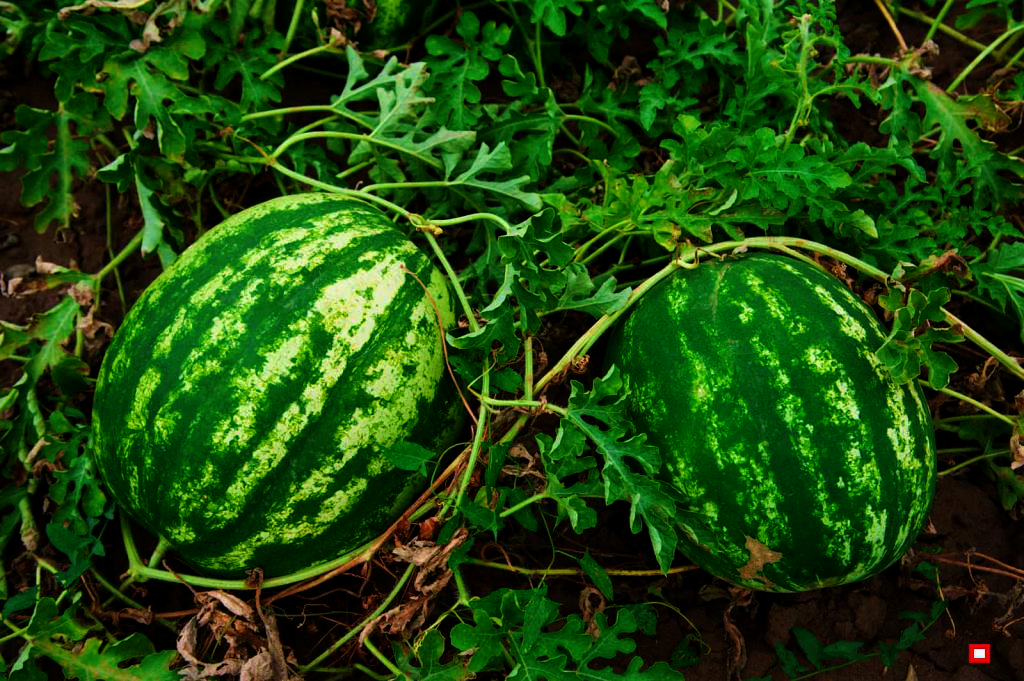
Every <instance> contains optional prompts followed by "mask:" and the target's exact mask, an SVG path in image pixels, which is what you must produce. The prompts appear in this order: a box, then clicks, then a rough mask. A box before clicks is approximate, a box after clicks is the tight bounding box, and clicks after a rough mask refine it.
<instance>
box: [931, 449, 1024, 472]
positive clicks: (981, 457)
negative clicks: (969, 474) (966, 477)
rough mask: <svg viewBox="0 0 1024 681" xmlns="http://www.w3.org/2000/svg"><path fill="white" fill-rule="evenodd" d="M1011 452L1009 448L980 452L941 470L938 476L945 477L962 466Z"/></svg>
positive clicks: (965, 466) (996, 457)
mask: <svg viewBox="0 0 1024 681" xmlns="http://www.w3.org/2000/svg"><path fill="white" fill-rule="evenodd" d="M1009 453H1010V450H1009V449H1003V450H1000V451H998V452H989V453H987V454H980V455H978V456H974V457H971V458H970V459H967V460H966V461H961V462H960V463H958V464H956V465H955V466H950V467H949V468H947V469H946V470H944V471H939V473H938V476H939V477H940V478H941V477H944V476H946V475H951V474H953V473H956V472H957V471H958V470H960V469H961V468H967V467H968V466H971V465H974V464H976V463H978V462H979V461H985V460H987V459H998V458H999V457H1001V456H1006V455H1008V454H1009Z"/></svg>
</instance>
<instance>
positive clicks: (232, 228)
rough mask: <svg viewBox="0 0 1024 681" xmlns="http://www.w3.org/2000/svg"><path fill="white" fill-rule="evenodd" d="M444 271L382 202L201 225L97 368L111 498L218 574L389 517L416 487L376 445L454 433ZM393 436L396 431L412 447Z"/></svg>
mask: <svg viewBox="0 0 1024 681" xmlns="http://www.w3.org/2000/svg"><path fill="white" fill-rule="evenodd" d="M403 267H404V268H407V269H408V270H409V271H411V272H415V273H417V275H418V276H419V278H420V279H421V280H422V281H423V283H424V284H425V285H428V287H429V289H430V292H431V295H432V297H433V300H434V302H435V303H436V304H437V309H438V310H439V311H440V314H441V316H442V317H443V319H444V323H445V324H446V325H450V324H451V323H452V322H453V320H454V313H453V309H452V300H451V296H450V294H449V291H448V288H447V284H446V281H445V279H444V277H443V276H442V275H441V273H440V272H439V271H438V270H437V269H436V268H434V267H433V265H431V263H430V262H429V260H428V259H427V257H426V256H425V255H423V254H422V253H421V252H420V251H419V250H418V249H417V248H416V247H415V246H414V245H413V244H412V242H410V241H409V240H408V238H406V236H405V235H404V234H402V233H401V232H400V231H399V230H398V229H397V228H396V227H395V226H394V224H393V223H392V222H391V221H390V220H389V219H388V218H387V217H385V216H384V215H383V214H382V213H380V212H379V211H378V210H377V209H375V208H373V207H370V206H368V205H365V204H363V203H361V202H357V201H352V200H348V199H340V198H337V197H332V196H330V195H327V194H307V195H300V196H288V197H282V198H278V199H275V200H272V201H268V202H267V203H263V204H261V205H259V206H256V207H253V208H250V209H248V210H245V211H243V212H241V213H239V214H238V215H235V216H233V217H231V218H230V219H228V220H226V221H225V222H224V223H223V224H221V225H220V226H218V227H217V228H215V229H213V230H211V231H210V232H208V233H207V234H205V235H204V236H203V237H202V238H200V239H199V240H198V241H197V242H196V243H195V244H194V245H193V246H192V247H191V248H189V249H188V250H187V251H186V252H185V253H184V254H182V256H181V257H180V258H179V259H178V260H177V261H175V262H174V264H173V265H171V266H170V267H168V268H167V270H165V271H164V272H163V274H161V275H160V277H158V278H157V280H156V281H155V282H153V284H152V285H151V286H150V287H149V288H148V289H147V290H146V291H145V292H144V293H143V295H142V296H141V297H140V298H139V301H138V302H137V303H136V304H135V306H134V307H133V308H132V310H131V311H130V312H129V314H128V315H127V317H126V318H125V320H124V324H123V325H122V326H121V328H120V329H119V330H118V332H117V333H116V334H115V337H114V340H113V342H112V343H111V345H110V348H109V349H108V350H107V354H106V356H105V357H104V361H103V365H102V367H101V369H100V373H99V377H98V380H97V384H96V396H95V402H94V410H93V433H94V441H93V446H94V453H95V460H96V464H97V466H98V468H99V470H100V471H101V473H102V475H103V479H104V480H105V481H106V483H107V486H108V487H109V488H110V490H111V492H112V493H113V496H114V498H115V499H116V501H117V502H118V504H119V505H120V507H121V508H122V509H123V510H124V511H126V512H127V513H128V514H129V515H130V516H131V517H133V518H134V519H135V520H137V521H138V522H139V523H140V524H141V525H142V526H144V527H145V528H147V529H149V530H150V531H152V532H153V533H155V534H157V535H159V536H161V537H162V538H164V539H165V540H166V541H167V542H168V543H169V544H170V545H171V546H172V547H173V548H174V549H175V550H176V552H177V554H178V555H180V556H181V557H182V558H184V559H185V560H186V561H188V562H189V563H191V564H192V565H194V566H195V567H197V568H199V569H201V570H204V571H207V572H211V573H215V574H225V575H228V574H233V575H237V574H241V573H242V571H244V570H245V569H248V568H254V567H262V568H263V569H264V573H265V574H266V575H267V576H278V575H284V574H289V573H291V572H293V571H296V570H300V569H303V568H306V567H310V566H312V565H314V564H316V563H319V562H322V561H325V560H329V559H331V558H334V557H335V556H336V555H337V554H339V553H341V552H344V551H346V550H349V549H352V548H355V547H356V546H358V545H360V544H362V543H364V542H365V541H367V540H369V539H371V538H372V537H374V536H376V535H377V534H379V533H380V532H381V531H383V530H385V529H386V528H387V527H388V526H389V525H390V524H391V523H392V522H394V521H395V520H396V519H397V518H398V517H399V516H400V515H401V513H402V512H403V511H404V510H405V509H406V508H407V506H408V504H409V503H410V501H411V500H412V498H413V497H414V496H415V495H417V494H419V493H420V492H422V490H423V489H424V488H425V479H424V478H423V477H422V476H420V475H418V474H413V473H409V472H407V471H404V470H400V469H396V468H395V467H394V466H393V465H392V464H391V463H390V462H389V459H388V457H387V456H386V455H385V452H386V451H387V450H389V448H391V447H393V446H394V445H396V444H399V443H403V442H412V443H416V444H418V445H420V446H422V447H426V448H428V449H431V450H434V451H438V450H439V448H441V447H443V446H446V445H447V444H449V443H450V442H451V440H452V437H453V435H454V431H455V429H456V428H457V420H458V417H457V414H458V408H457V406H456V400H454V399H452V398H453V393H452V391H453V390H454V388H453V387H452V386H451V382H450V379H449V378H448V376H447V375H446V372H445V369H444V357H443V350H442V346H441V335H440V333H439V329H438V320H437V313H436V312H435V309H434V307H433V305H432V304H431V302H430V300H429V298H428V296H427V295H426V294H425V292H424V290H423V287H422V286H421V285H420V284H419V283H417V281H416V279H414V278H413V277H412V276H411V275H410V274H408V273H407V272H406V271H404V270H403ZM403 446H404V445H403Z"/></svg>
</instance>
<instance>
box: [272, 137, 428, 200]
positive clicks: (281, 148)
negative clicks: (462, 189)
mask: <svg viewBox="0 0 1024 681" xmlns="http://www.w3.org/2000/svg"><path fill="white" fill-rule="evenodd" d="M318 138H321V139H324V138H326V139H346V140H352V141H356V142H366V143H368V144H376V145H378V146H381V147H387V148H388V149H393V150H394V151H397V152H399V153H403V154H408V155H409V156H412V157H413V158H415V159H416V160H418V161H421V162H422V163H425V164H426V165H429V166H431V167H432V168H435V169H437V170H440V169H441V162H440V161H435V160H434V159H432V158H430V157H428V156H421V155H419V154H416V153H414V152H412V151H409V150H408V149H406V148H405V147H403V146H401V145H400V144H394V143H393V142H389V141H387V140H383V139H380V138H378V137H373V136H371V135H361V134H359V133H354V132H331V131H322V132H304V133H299V134H296V135H291V136H290V137H288V139H286V140H285V141H284V142H282V143H281V144H280V145H279V146H278V147H277V149H274V152H273V153H272V154H271V156H272V157H273V158H277V157H279V156H280V155H281V154H282V153H283V152H284V151H285V150H286V149H287V148H288V147H290V146H292V145H294V144H298V143H299V142H303V141H305V140H309V139H318ZM417 185H419V186H423V183H416V182H388V183H381V184H375V185H370V186H368V187H364V188H363V191H373V190H374V189H378V188H388V189H393V188H398V189H402V188H405V187H416V186H417ZM427 186H430V185H427Z"/></svg>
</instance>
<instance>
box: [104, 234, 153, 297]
mask: <svg viewBox="0 0 1024 681" xmlns="http://www.w3.org/2000/svg"><path fill="white" fill-rule="evenodd" d="M141 245H142V230H139V231H138V232H137V233H136V234H135V236H134V237H132V240H131V241H129V242H128V245H126V246H125V247H124V248H122V249H121V251H120V252H119V253H118V254H117V255H116V256H114V257H113V258H112V259H111V261H110V262H108V263H107V264H106V265H105V266H104V267H103V269H101V270H100V271H99V272H97V273H96V274H94V275H92V276H93V282H94V284H93V285H94V286H95V287H96V289H99V286H100V283H101V282H102V281H103V279H104V278H106V276H107V275H108V274H110V273H111V272H112V271H114V270H115V269H117V266H118V265H120V264H121V263H123V262H124V261H125V260H127V259H128V258H129V256H131V254H132V253H134V252H135V249H137V248H138V247H139V246H141Z"/></svg>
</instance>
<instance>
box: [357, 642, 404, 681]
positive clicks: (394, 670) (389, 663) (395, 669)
mask: <svg viewBox="0 0 1024 681" xmlns="http://www.w3.org/2000/svg"><path fill="white" fill-rule="evenodd" d="M363 646H364V647H365V648H366V649H367V650H369V651H370V652H371V653H373V656H374V657H376V658H377V660H378V661H379V662H380V663H381V664H382V665H384V666H385V667H387V668H388V671H390V672H391V673H392V674H394V675H395V678H399V679H404V678H408V677H407V676H406V675H405V674H404V673H403V672H402V670H401V669H399V668H398V667H396V666H395V663H394V662H392V661H391V660H389V659H388V658H387V656H386V655H384V653H382V652H380V650H378V649H377V646H375V645H373V642H372V641H370V637H369V636H367V637H366V638H364V639H363Z"/></svg>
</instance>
